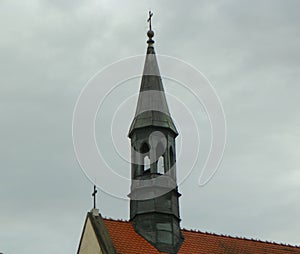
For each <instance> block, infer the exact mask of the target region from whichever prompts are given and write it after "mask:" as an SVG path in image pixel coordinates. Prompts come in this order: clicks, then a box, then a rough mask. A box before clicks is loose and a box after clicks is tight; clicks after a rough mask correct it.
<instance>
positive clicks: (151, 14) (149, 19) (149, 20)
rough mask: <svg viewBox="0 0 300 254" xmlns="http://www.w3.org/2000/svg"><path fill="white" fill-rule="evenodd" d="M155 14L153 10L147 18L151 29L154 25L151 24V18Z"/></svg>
mask: <svg viewBox="0 0 300 254" xmlns="http://www.w3.org/2000/svg"><path fill="white" fill-rule="evenodd" d="M152 16H153V12H151V11H149V18H148V20H147V22H149V30H150V31H151V30H152V26H151V18H152Z"/></svg>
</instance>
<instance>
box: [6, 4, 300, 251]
mask: <svg viewBox="0 0 300 254" xmlns="http://www.w3.org/2000/svg"><path fill="white" fill-rule="evenodd" d="M299 4H300V3H299V1H296V0H290V1H283V0H276V1H274V0H273V1H263V2H262V1H251V2H249V1H237V0H231V1H228V0H226V1H221V0H220V1H209V2H203V1H191V3H189V4H187V3H183V2H182V1H164V2H146V1H139V2H136V1H126V3H125V2H124V3H119V2H117V1H109V2H108V1H97V2H96V1H83V0H82V1H79V0H78V1H38V0H35V1H34V0H32V1H26V2H25V1H24V2H20V1H1V3H0V17H1V18H0V30H1V41H0V55H1V61H0V66H1V75H0V82H1V83H0V84H1V93H0V97H1V100H0V104H1V107H0V115H1V119H2V121H1V134H0V138H1V147H0V153H1V162H2V170H1V180H0V181H1V184H0V200H1V216H0V224H1V230H0V241H1V248H2V249H1V250H0V251H2V252H4V253H20V252H22V253H24V254H27V253H34V252H41V251H42V252H43V253H58V254H59V253H66V252H69V253H72V252H73V253H74V252H75V251H76V248H77V245H78V241H79V237H80V233H81V229H82V228H81V227H82V225H83V222H84V217H85V213H86V212H87V210H89V209H90V208H91V206H92V202H91V198H90V192H91V189H92V186H91V183H90V182H89V181H88V180H87V178H86V177H85V176H84V174H83V173H82V171H81V169H80V167H79V165H78V164H77V162H76V158H75V155H74V153H73V146H72V134H71V121H72V113H73V108H74V105H75V103H76V100H77V97H78V95H79V93H80V90H81V89H82V88H83V86H84V84H85V82H86V81H87V80H88V79H89V78H90V77H91V76H92V75H93V74H94V73H95V72H97V71H98V70H99V69H101V68H103V67H105V66H107V65H108V64H110V63H112V62H114V61H116V60H118V59H120V58H123V57H128V56H132V55H137V54H144V52H145V47H146V35H145V33H146V31H147V24H146V19H147V17H146V15H147V11H148V9H149V8H151V9H152V10H153V12H154V13H155V14H154V15H155V16H154V20H153V24H154V28H155V38H154V39H155V40H156V51H157V53H159V54H166V55H171V56H175V57H178V58H182V59H183V60H185V61H187V62H189V63H191V64H192V65H194V66H195V67H196V68H198V69H200V70H201V71H202V72H203V73H204V74H205V75H206V76H207V77H208V78H209V80H210V81H211V82H212V83H213V85H214V87H215V89H216V91H217V93H218V94H219V96H220V99H221V101H222V103H223V106H224V110H225V113H226V118H227V124H228V144H227V149H226V152H225V155H224V158H223V162H222V164H221V166H220V169H219V170H218V172H217V174H216V175H215V177H214V178H213V180H212V181H211V182H210V183H209V184H208V185H206V186H205V187H202V188H199V187H198V186H197V181H196V180H195V179H197V178H198V176H199V170H200V169H201V166H202V165H203V159H204V156H203V154H205V152H206V151H205V149H203V154H201V155H200V159H199V161H198V164H196V167H195V169H194V171H193V172H192V174H191V177H190V178H188V179H187V180H186V181H185V182H184V183H183V184H182V185H181V186H180V191H181V192H182V194H183V196H182V198H181V214H182V225H183V226H184V227H188V228H197V229H200V230H204V231H213V232H217V233H224V234H230V235H234V236H235V235H238V236H245V237H253V238H260V239H262V240H273V241H277V242H286V243H291V244H299V239H298V235H299V223H298V222H297V215H298V214H299V209H300V206H299V202H297V201H298V200H297V199H298V197H299V194H300V193H299V192H300V180H299V166H300V160H299V150H300V148H299V143H300V142H299V141H300V140H299V139H300V138H299V137H300V133H299V125H300V119H299V106H300V105H299V99H298V95H299V92H300V91H299V85H298V84H299V79H300V77H299V66H300V61H299V59H300V58H299V45H300V35H299V32H298V31H299V25H300V23H299V22H300V20H299V15H298V13H297V11H298V10H299V7H300V6H299ZM136 82H137V83H136V88H134V87H133V88H132V89H133V90H135V89H136V91H137V89H138V86H139V84H138V81H136ZM165 84H168V81H166V82H165ZM169 84H170V82H169ZM191 88H192V87H191ZM168 89H169V90H168ZM166 90H167V91H170V92H174V93H175V92H176V91H174V90H172V86H171V84H170V85H169V88H168V86H167V85H166ZM183 98H185V97H183ZM191 103H192V102H191ZM134 110H135V108H132V112H134ZM194 110H195V111H197V112H199V115H201V116H199V117H198V120H199V126H200V130H202V133H200V135H202V136H203V137H204V140H205V138H206V133H207V134H208V131H207V122H206V123H205V124H204V125H201V121H202V120H203V121H204V122H205V119H206V118H205V116H204V114H203V112H202V111H201V110H199V109H198V108H197V109H194ZM174 111H175V108H174V109H173V108H171V112H172V113H173V115H177V117H176V121H177V122H178V123H179V124H181V125H182V126H183V127H184V126H185V123H181V120H182V119H184V118H180V114H176V113H175V112H174ZM132 114H133V113H132ZM123 117H124V119H120V120H118V123H122V122H123V123H124V126H120V128H122V129H125V131H124V132H123V131H122V132H123V133H126V132H127V130H128V128H129V122H130V119H128V116H123ZM97 138H101V135H98V136H97ZM118 138H120V139H121V138H122V137H121V136H119V135H118ZM182 138H185V137H182ZM186 138H190V137H186ZM120 142H122V144H121V146H122V147H123V149H124V148H125V147H126V144H127V143H128V140H127V137H126V136H124V137H123V139H122V141H120ZM205 142H208V140H205ZM205 144H206V143H205ZM128 149H129V146H128ZM182 149H188V147H183V148H182ZM181 167H182V168H183V167H184V165H183V164H182V163H181V162H180V161H179V162H178V170H180V168H181ZM124 170H128V171H129V170H130V169H129V167H128V168H125V169H124ZM128 192H129V186H128ZM98 206H99V208H100V211H101V212H102V213H103V215H104V216H107V217H113V218H123V219H127V218H128V214H127V213H128V203H127V202H125V201H122V200H119V199H116V198H113V197H111V196H109V195H107V194H105V193H103V192H100V195H99V198H98ZM116 208H118V209H116ZM32 242H35V243H36V244H34V245H33V244H32Z"/></svg>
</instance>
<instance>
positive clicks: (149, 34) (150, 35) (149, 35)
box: [147, 30, 154, 39]
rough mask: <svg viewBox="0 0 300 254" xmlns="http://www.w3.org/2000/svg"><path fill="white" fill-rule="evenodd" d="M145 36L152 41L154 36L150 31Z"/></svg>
mask: <svg viewBox="0 0 300 254" xmlns="http://www.w3.org/2000/svg"><path fill="white" fill-rule="evenodd" d="M147 35H148V37H149V38H150V39H152V38H153V36H154V32H153V31H152V30H149V31H148V32H147Z"/></svg>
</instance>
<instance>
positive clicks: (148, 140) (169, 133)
mask: <svg viewBox="0 0 300 254" xmlns="http://www.w3.org/2000/svg"><path fill="white" fill-rule="evenodd" d="M152 16H153V14H152V12H151V11H149V18H148V22H149V29H150V30H149V31H148V32H147V35H148V37H149V39H148V41H147V43H148V47H147V54H146V60H145V65H144V71H143V76H142V81H141V87H140V93H139V97H138V102H137V107H136V112H135V116H134V119H133V121H132V123H131V126H130V129H129V133H128V137H129V138H130V139H131V153H132V155H131V159H132V161H131V179H132V182H131V192H130V194H129V195H128V196H129V197H130V221H131V222H132V225H133V227H134V229H135V231H136V232H137V233H138V234H140V235H141V236H142V237H143V238H144V239H146V240H147V241H148V242H150V243H151V244H152V245H153V246H154V247H155V248H157V249H158V250H159V251H160V252H167V253H177V251H178V249H179V247H180V245H181V243H182V241H183V236H182V234H181V231H180V216H179V197H180V193H179V192H178V188H177V183H176V149H175V138H176V137H177V135H178V132H177V130H176V127H175V124H174V122H173V120H172V118H171V114H170V112H169V108H168V103H167V99H166V95H165V92H164V87H163V83H162V79H161V76H160V72H159V67H158V63H157V60H156V55H155V51H154V47H153V44H154V41H153V39H152V38H153V36H154V32H153V30H152V24H151V18H152Z"/></svg>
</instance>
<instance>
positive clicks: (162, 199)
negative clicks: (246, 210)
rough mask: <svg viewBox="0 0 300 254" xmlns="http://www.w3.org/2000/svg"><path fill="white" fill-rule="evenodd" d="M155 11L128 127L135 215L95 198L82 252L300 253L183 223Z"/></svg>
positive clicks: (174, 133) (296, 249)
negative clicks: (115, 212) (118, 212)
mask: <svg viewBox="0 0 300 254" xmlns="http://www.w3.org/2000/svg"><path fill="white" fill-rule="evenodd" d="M151 16H152V14H151V13H150V17H149V23H150V28H149V31H148V33H147V36H148V41H147V44H148V47H147V54H146V60H145V65H144V71H143V76H142V80H141V86H140V92H139V97H138V102H137V108H136V113H135V116H134V119H133V121H132V124H131V126H130V129H129V133H128V137H129V138H130V140H131V191H130V194H129V195H128V196H129V198H130V218H129V221H121V220H113V219H105V218H103V217H102V216H101V214H99V211H98V209H96V207H95V204H94V208H93V209H92V210H91V211H90V212H88V213H87V216H86V220H85V223H84V228H83V232H82V235H81V239H80V243H79V247H78V251H77V254H144V253H149V254H154V253H170V254H175V253H178V254H292V253H298V254H300V247H296V246H290V245H284V244H276V243H270V242H263V241H257V240H252V239H245V238H237V237H230V236H223V235H216V234H211V233H203V232H200V231H191V230H186V229H182V228H181V227H180V221H181V219H180V214H179V197H180V193H179V192H178V187H177V179H176V142H175V140H176V137H177V135H178V132H177V129H176V127H175V124H174V122H173V119H172V117H171V114H170V112H169V108H168V104H167V100H166V96H165V93H164V87H163V83H162V79H161V76H160V72H159V67H158V63H157V59H156V55H155V50H154V40H153V36H154V32H153V31H152V28H151ZM128 149H129V148H128ZM95 193H96V190H94V195H95Z"/></svg>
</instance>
